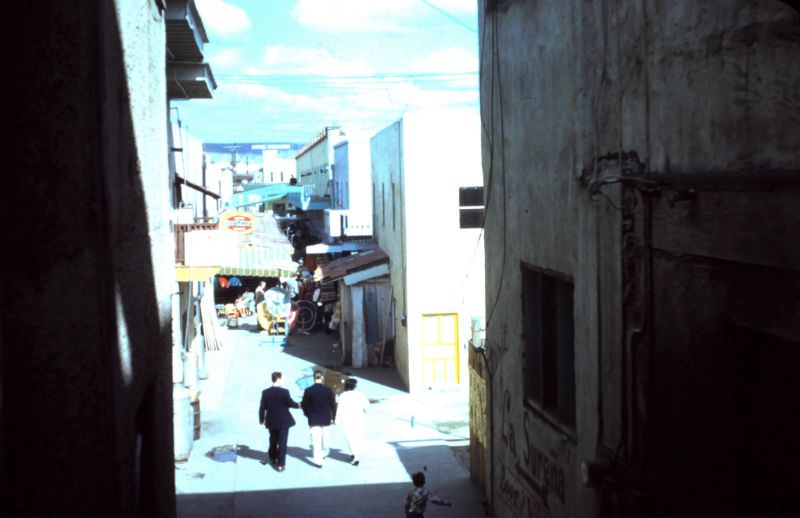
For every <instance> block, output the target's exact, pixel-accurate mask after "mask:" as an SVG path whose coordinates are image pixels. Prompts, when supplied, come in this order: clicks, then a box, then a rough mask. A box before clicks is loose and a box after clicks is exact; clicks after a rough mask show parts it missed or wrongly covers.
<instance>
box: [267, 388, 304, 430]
mask: <svg viewBox="0 0 800 518" xmlns="http://www.w3.org/2000/svg"><path fill="white" fill-rule="evenodd" d="M290 408H300V405H298V404H297V403H295V402H294V401H292V396H290V395H289V391H288V390H286V389H285V388H283V387H270V388H268V389H266V390H264V391H263V392H262V393H261V405H259V407H258V422H260V423H263V424H264V426H266V427H267V428H269V429H271V430H275V429H280V428H289V427H290V426H294V424H295V422H294V417H292V414H291V413H289V409H290ZM264 414H266V416H265V415H264Z"/></svg>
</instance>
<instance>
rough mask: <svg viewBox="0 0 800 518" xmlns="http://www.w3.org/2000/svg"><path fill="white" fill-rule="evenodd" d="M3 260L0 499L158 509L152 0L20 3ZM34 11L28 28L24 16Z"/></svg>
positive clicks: (159, 117)
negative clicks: (8, 260)
mask: <svg viewBox="0 0 800 518" xmlns="http://www.w3.org/2000/svg"><path fill="white" fill-rule="evenodd" d="M15 20H16V21H15V24H14V27H13V28H12V29H11V31H12V33H11V34H10V37H11V38H12V39H13V40H14V41H16V42H17V49H18V53H19V67H18V71H17V73H16V74H15V78H14V81H12V85H11V87H10V90H11V91H10V92H9V95H10V96H11V98H13V99H14V100H15V101H14V105H15V107H18V108H19V110H20V111H19V113H18V114H17V117H7V120H8V121H10V120H15V121H16V122H15V124H16V127H15V131H14V137H13V138H14V143H15V146H16V147H17V149H18V150H19V153H18V154H17V155H16V158H15V163H14V167H13V169H14V170H15V171H17V172H18V173H19V174H18V181H15V182H12V184H13V185H12V186H11V192H10V193H9V195H8V199H9V201H10V206H11V208H12V210H13V211H14V212H16V213H17V214H25V216H24V217H25V220H26V224H25V225H15V226H12V227H11V228H10V230H9V232H8V239H9V242H8V246H10V247H12V248H13V249H15V250H16V257H18V258H19V259H18V260H16V261H14V263H13V265H12V266H10V267H8V268H6V269H5V270H4V282H3V284H4V286H14V289H13V291H10V290H7V289H4V291H3V307H4V308H7V310H5V311H4V315H3V324H2V329H3V340H2V343H3V371H2V382H3V393H4V401H3V407H2V414H3V441H4V444H2V449H3V452H4V455H3V466H2V470H3V473H4V477H5V480H6V483H4V484H3V485H2V490H3V493H4V494H3V495H2V496H3V498H2V499H0V500H2V502H3V508H2V511H3V513H4V514H6V513H8V514H21V513H25V514H28V513H33V514H59V515H65V514H86V515H95V514H153V515H156V514H157V515H168V514H171V513H174V482H173V476H174V475H173V469H174V468H173V466H172V432H171V430H172V424H171V422H172V390H171V389H172V384H171V375H170V357H169V351H170V324H169V317H170V311H169V301H170V299H169V292H170V291H171V290H172V286H173V279H172V275H174V273H173V267H172V265H173V264H174V251H173V248H172V240H171V239H169V234H168V213H167V210H168V206H169V183H168V178H169V176H168V173H167V163H166V158H167V153H166V85H165V76H164V59H165V44H164V38H165V30H164V25H163V18H162V14H161V12H160V10H159V8H158V6H157V4H156V2H153V1H151V0H139V1H136V2H112V1H107V2H100V3H96V2H79V3H77V4H73V3H70V4H61V3H58V2H56V3H52V2H37V3H34V4H26V5H25V6H24V9H23V10H20V12H19V13H16V18H15ZM33 26H36V27H39V28H40V30H36V31H32V30H31V29H30V28H31V27H33Z"/></svg>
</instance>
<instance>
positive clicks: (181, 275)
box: [175, 264, 219, 282]
mask: <svg viewBox="0 0 800 518" xmlns="http://www.w3.org/2000/svg"><path fill="white" fill-rule="evenodd" d="M218 271H219V267H218V266H184V265H182V264H179V265H175V280H176V281H178V282H190V281H208V280H209V279H211V277H213V276H214V275H216V274H217V272H218Z"/></svg>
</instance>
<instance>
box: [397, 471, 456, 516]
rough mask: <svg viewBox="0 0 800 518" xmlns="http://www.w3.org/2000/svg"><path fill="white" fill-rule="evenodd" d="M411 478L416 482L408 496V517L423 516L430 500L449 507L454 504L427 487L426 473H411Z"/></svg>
mask: <svg viewBox="0 0 800 518" xmlns="http://www.w3.org/2000/svg"><path fill="white" fill-rule="evenodd" d="M411 480H412V482H414V489H412V490H411V491H409V492H408V496H406V518H423V516H424V515H425V507H426V506H427V505H428V502H431V503H432V504H437V505H444V506H447V507H452V506H453V504H451V503H450V502H448V501H447V500H443V499H441V498H439V497H438V496H436V495H434V494H433V493H431V492H430V491H428V490H427V489H425V474H424V473H422V472H421V471H418V472H416V473H414V474H413V475H411Z"/></svg>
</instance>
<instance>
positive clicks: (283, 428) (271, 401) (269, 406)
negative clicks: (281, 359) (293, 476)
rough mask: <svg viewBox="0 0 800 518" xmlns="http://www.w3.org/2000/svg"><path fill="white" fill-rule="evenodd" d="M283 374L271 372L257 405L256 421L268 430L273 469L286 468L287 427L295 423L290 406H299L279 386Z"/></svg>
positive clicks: (286, 391)
mask: <svg viewBox="0 0 800 518" xmlns="http://www.w3.org/2000/svg"><path fill="white" fill-rule="evenodd" d="M282 383H283V375H282V374H281V373H280V372H273V373H272V386H271V387H270V388H268V389H266V390H264V391H263V392H261V405H259V407H258V421H259V422H260V423H261V424H262V425H264V426H266V427H267V429H268V430H269V452H268V455H269V460H270V462H271V463H272V465H273V466H275V469H277V470H278V471H283V470H284V469H286V442H287V441H288V440H289V428H290V427H292V426H294V425H295V422H294V418H293V417H292V414H291V413H290V412H289V409H290V408H300V405H298V404H297V403H296V402H294V401H293V400H292V396H291V395H289V391H288V390H286V389H285V388H283V387H281V384H282Z"/></svg>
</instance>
